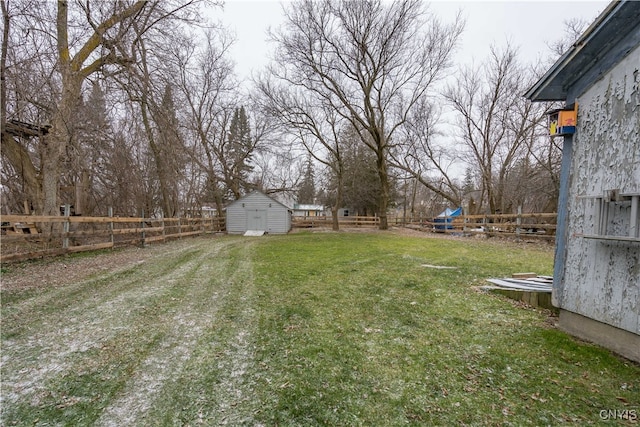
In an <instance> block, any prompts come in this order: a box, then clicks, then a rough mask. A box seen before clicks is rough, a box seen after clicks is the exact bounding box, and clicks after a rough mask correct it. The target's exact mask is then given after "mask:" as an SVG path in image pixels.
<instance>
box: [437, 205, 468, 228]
mask: <svg viewBox="0 0 640 427" xmlns="http://www.w3.org/2000/svg"><path fill="white" fill-rule="evenodd" d="M460 215H462V207H459V208H458V209H450V208H447V209H445V210H444V211H442V213H440V215H438V216H437V217H436V218H434V219H433V222H435V223H442V225H438V224H437V225H436V226H435V229H436V230H445V229H447V230H453V225H450V224H451V223H452V222H453V218H455V217H457V216H460Z"/></svg>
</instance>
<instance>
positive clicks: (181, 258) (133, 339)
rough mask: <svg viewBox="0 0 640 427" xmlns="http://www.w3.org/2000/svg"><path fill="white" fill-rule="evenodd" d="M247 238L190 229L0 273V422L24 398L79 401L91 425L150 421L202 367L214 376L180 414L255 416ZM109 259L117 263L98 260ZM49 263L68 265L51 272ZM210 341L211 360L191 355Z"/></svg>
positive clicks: (8, 419)
mask: <svg viewBox="0 0 640 427" xmlns="http://www.w3.org/2000/svg"><path fill="white" fill-rule="evenodd" d="M251 248H252V243H251V242H250V241H246V240H241V239H237V238H221V239H216V240H212V239H204V238H203V239H192V240H184V241H181V242H174V243H170V244H167V245H162V247H156V248H152V249H151V250H149V251H147V252H145V250H130V251H122V252H120V253H117V254H112V255H111V257H109V255H107V257H106V259H105V257H102V256H101V257H100V259H101V261H102V262H103V264H102V265H99V264H97V263H95V260H90V259H80V260H78V261H70V262H68V263H67V264H66V267H60V265H59V264H60V263H49V264H47V263H43V265H41V266H39V267H38V268H36V269H34V270H33V271H32V275H31V278H32V280H34V282H31V283H25V282H23V281H22V280H23V279H22V278H21V277H20V275H19V274H16V273H15V272H13V271H10V272H9V273H8V274H5V276H4V277H3V289H5V290H6V289H9V290H10V292H9V295H10V294H12V293H14V294H15V295H16V296H15V300H14V298H13V297H10V298H9V301H7V302H6V303H5V302H3V307H2V316H3V331H2V332H3V342H2V402H1V403H2V407H3V409H2V420H1V421H2V422H1V423H0V424H2V425H11V424H12V423H13V422H15V421H16V420H21V419H24V415H22V413H23V412H26V411H27V410H29V411H31V412H33V411H35V412H37V411H39V410H40V411H48V410H50V409H51V407H52V406H53V407H55V408H57V409H68V410H71V409H73V408H74V407H78V408H80V407H81V406H82V405H85V406H89V407H91V408H92V412H91V411H89V412H88V414H89V416H91V414H93V417H94V419H93V421H92V423H95V424H96V425H102V426H122V425H144V424H148V423H151V424H158V423H161V424H162V423H165V422H166V417H168V416H169V417H173V416H175V415H172V413H175V409H171V407H172V405H176V406H178V404H180V402H177V401H176V399H177V400H179V399H180V397H179V396H178V397H176V396H173V392H171V391H169V390H175V389H176V388H177V389H178V390H179V389H180V387H181V384H186V385H188V381H189V380H188V378H189V377H190V376H194V377H198V376H206V375H209V374H210V373H211V372H215V373H216V377H215V384H210V385H209V386H208V387H209V389H208V390H200V391H199V392H200V394H204V395H205V396H206V398H207V399H206V402H205V403H204V404H203V405H201V407H200V408H199V409H198V411H196V413H190V414H182V415H181V416H182V417H183V419H184V418H185V417H186V418H190V420H189V423H205V424H211V423H213V424H230V425H235V424H237V423H239V422H241V423H250V424H255V423H252V422H251V413H252V411H253V410H254V409H255V408H252V407H251V405H252V404H251V396H250V393H251V386H250V384H248V381H247V380H246V375H245V373H246V371H247V369H250V368H251V366H252V364H253V359H252V357H253V348H252V344H251V337H252V334H253V329H254V328H255V326H256V320H255V313H254V310H253V308H252V301H253V298H254V286H253V272H252V261H251ZM114 259H116V260H118V264H117V265H118V266H117V267H116V266H114V265H111V266H109V264H108V262H109V261H113V260H114ZM104 262H107V264H106V265H105V264H104ZM48 266H49V267H52V266H53V267H54V268H52V269H51V270H48V268H47V267H48ZM114 267H115V268H114ZM60 268H62V269H64V270H69V269H70V271H73V274H69V275H62V276H61V275H59V274H58V272H57V269H60ZM38 275H39V276H40V277H39V278H38V277H37V276H38ZM51 277H55V281H54V282H50V283H49V286H48V287H43V286H41V283H42V281H44V278H51ZM5 294H6V292H5ZM230 310H236V311H237V312H233V313H231V312H230ZM230 317H232V318H233V320H234V321H233V322H230V321H229V318H230ZM5 325H6V326H5ZM214 331H215V335H213V332H214ZM212 336H215V337H216V340H217V342H215V344H212V340H211V337H212ZM211 345H216V346H217V348H219V349H220V351H217V352H216V353H215V354H216V365H215V366H211V365H210V364H208V363H209V361H208V360H200V359H198V358H199V357H200V356H199V355H200V354H207V352H204V351H200V348H202V347H203V346H208V347H210V346H211ZM96 378H99V379H100V380H101V381H102V382H101V383H97V384H96V383H95V382H96ZM74 382H75V383H78V385H77V386H76V389H69V386H68V384H69V383H74ZM85 382H86V384H85ZM186 385H185V387H186ZM83 387H86V390H85V389H84V388H83ZM92 389H93V390H92ZM163 408H165V409H163ZM84 411H85V412H87V410H86V409H85V410H84ZM178 412H179V411H178ZM61 416H64V414H61ZM63 419H64V418H63ZM161 419H163V420H164V421H160V420H161ZM19 424H21V423H19Z"/></svg>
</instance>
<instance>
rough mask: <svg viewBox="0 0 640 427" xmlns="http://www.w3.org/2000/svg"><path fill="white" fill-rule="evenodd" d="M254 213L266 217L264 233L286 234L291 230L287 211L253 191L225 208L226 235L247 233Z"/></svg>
mask: <svg viewBox="0 0 640 427" xmlns="http://www.w3.org/2000/svg"><path fill="white" fill-rule="evenodd" d="M256 211H259V212H260V213H261V214H262V213H264V214H265V215H266V228H265V231H266V232H268V233H274V234H279V233H288V232H289V230H290V229H291V213H290V212H289V209H288V208H287V207H286V206H284V205H283V204H281V203H280V202H278V201H276V200H274V199H272V198H271V197H269V196H267V195H265V194H263V193H261V192H259V191H254V192H252V193H250V194H248V195H246V196H244V197H242V198H241V199H238V200H236V201H235V202H233V203H231V204H230V205H229V206H227V218H226V222H227V233H229V234H243V233H244V232H245V231H247V230H248V226H249V220H250V219H251V216H252V215H255V213H256Z"/></svg>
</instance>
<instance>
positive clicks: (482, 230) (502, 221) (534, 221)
mask: <svg viewBox="0 0 640 427" xmlns="http://www.w3.org/2000/svg"><path fill="white" fill-rule="evenodd" d="M557 216H558V215H557V214H556V213H526V214H524V213H523V214H494V215H460V216H456V217H437V218H429V219H407V218H403V217H401V216H398V217H396V216H390V217H388V218H387V222H388V224H389V225H394V226H399V227H407V228H412V229H417V230H421V231H425V232H434V233H449V234H459V235H460V234H462V235H466V236H469V235H475V234H481V235H485V236H505V237H520V238H525V237H527V238H529V237H532V238H542V239H553V238H555V234H556V233H555V231H556V220H557ZM338 222H339V224H340V227H377V226H378V225H379V224H380V218H378V217H370V216H353V217H341V218H339V219H338ZM292 224H293V227H295V228H315V227H319V228H326V227H331V226H332V217H331V216H294V217H293V221H292Z"/></svg>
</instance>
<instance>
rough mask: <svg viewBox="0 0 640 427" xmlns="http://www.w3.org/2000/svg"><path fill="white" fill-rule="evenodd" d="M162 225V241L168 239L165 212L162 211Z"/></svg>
mask: <svg viewBox="0 0 640 427" xmlns="http://www.w3.org/2000/svg"><path fill="white" fill-rule="evenodd" d="M160 220H161V221H160V225H161V226H162V241H163V242H166V241H167V237H166V236H167V234H166V232H165V231H164V212H162V214H161V216H160Z"/></svg>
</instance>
